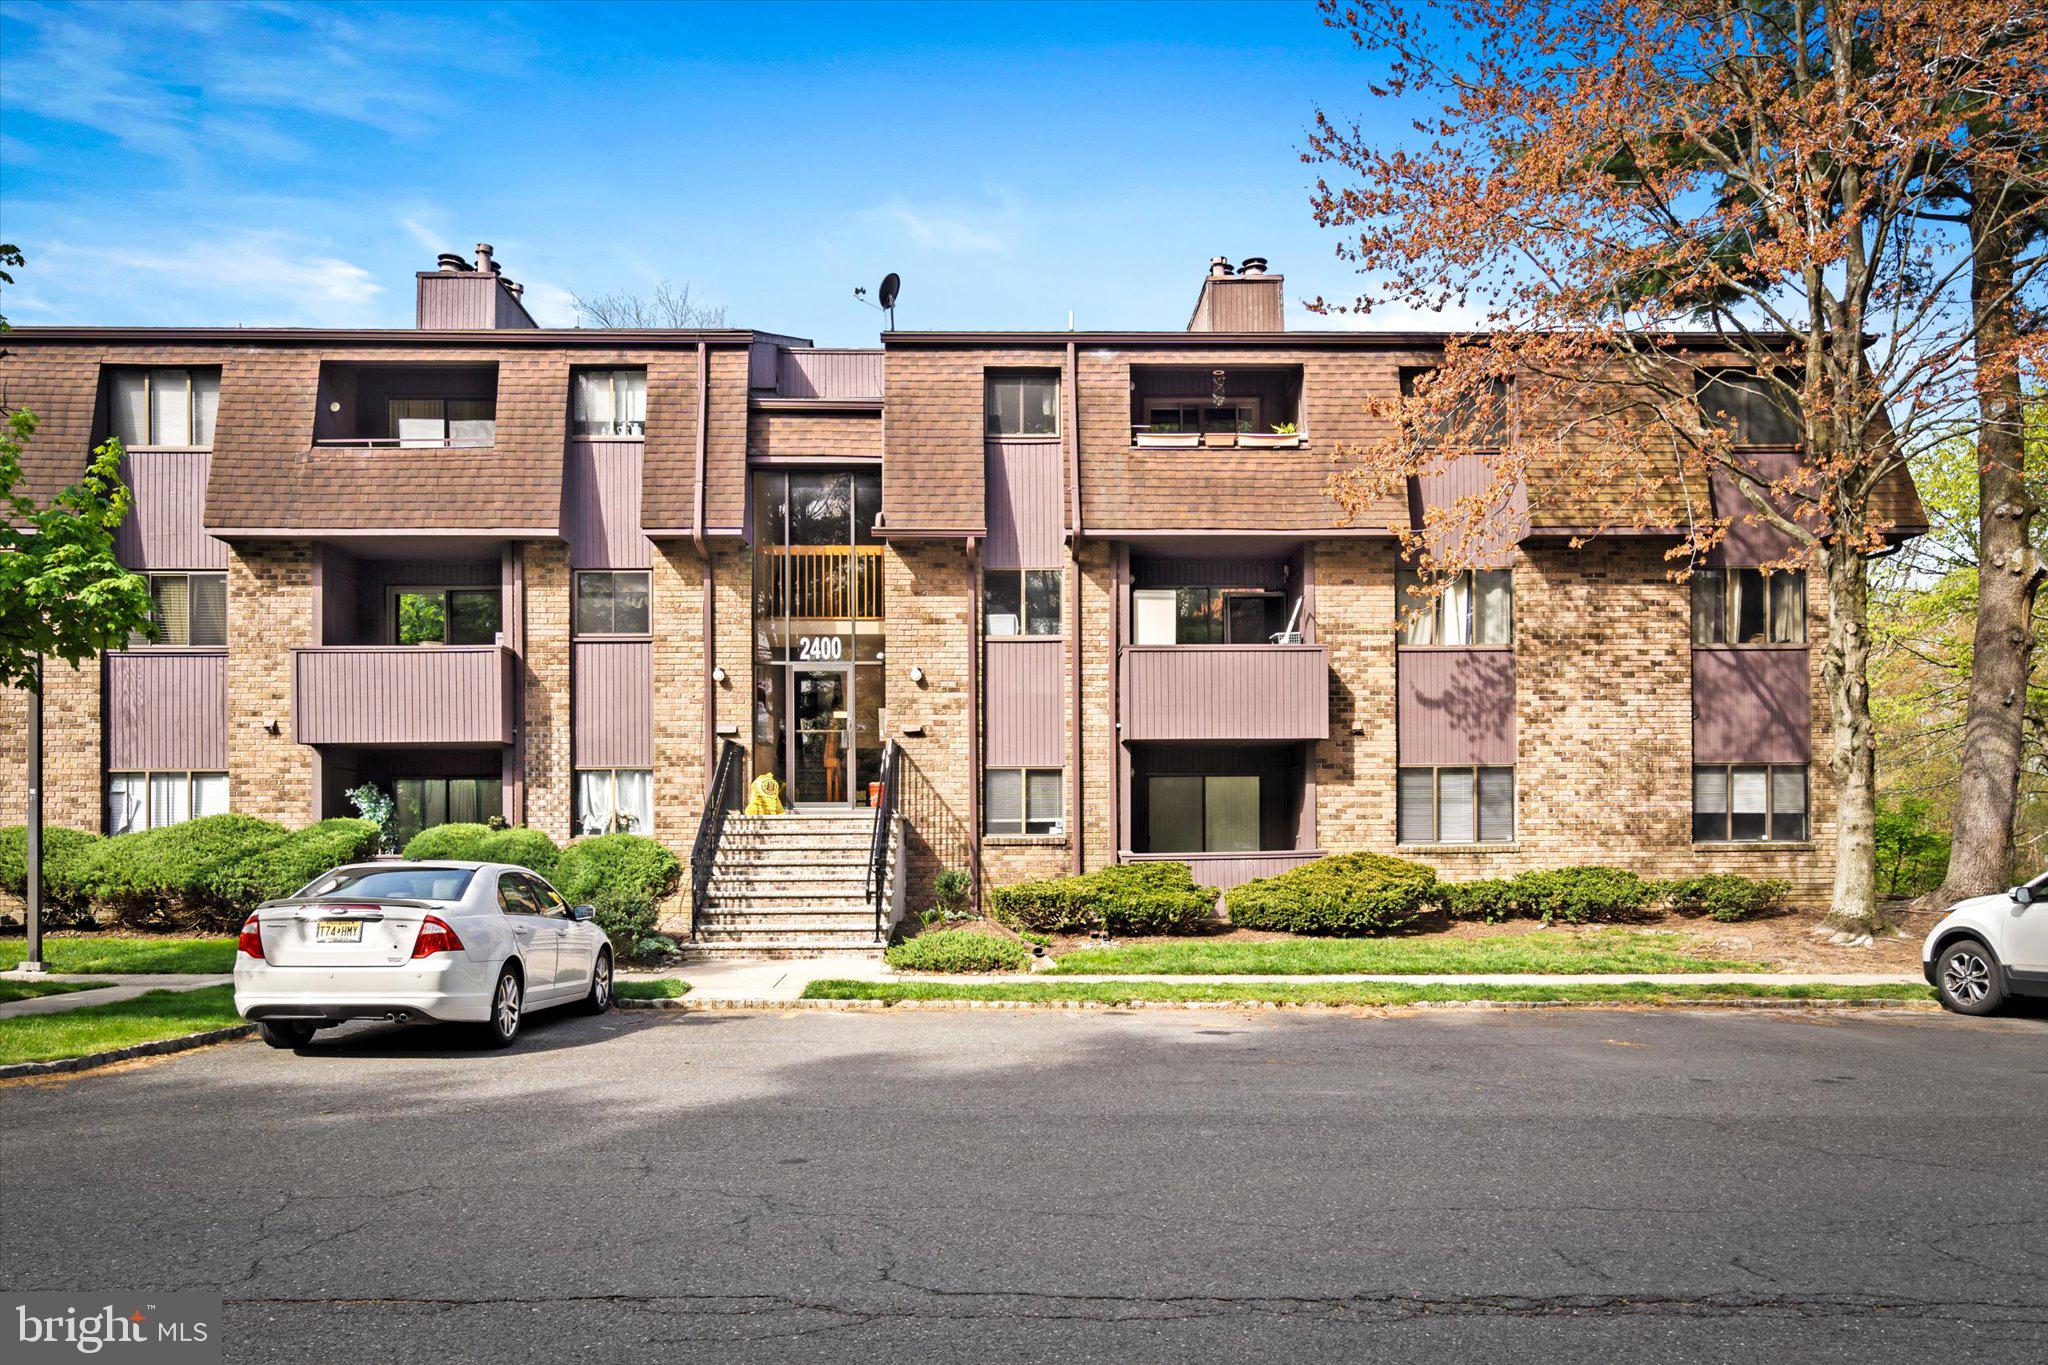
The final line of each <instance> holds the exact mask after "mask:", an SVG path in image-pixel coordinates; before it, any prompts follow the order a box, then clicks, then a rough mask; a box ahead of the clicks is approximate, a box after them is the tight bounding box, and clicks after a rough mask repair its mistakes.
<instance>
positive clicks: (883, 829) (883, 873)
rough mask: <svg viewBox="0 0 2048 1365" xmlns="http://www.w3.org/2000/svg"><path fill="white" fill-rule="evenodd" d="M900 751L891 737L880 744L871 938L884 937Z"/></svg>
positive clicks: (870, 883) (871, 864)
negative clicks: (879, 781) (872, 935)
mask: <svg viewBox="0 0 2048 1365" xmlns="http://www.w3.org/2000/svg"><path fill="white" fill-rule="evenodd" d="M901 752H902V751H901V750H900V749H899V748H898V747H897V744H896V741H895V740H893V739H892V740H889V741H888V742H887V743H885V744H883V745H882V780H881V784H880V786H881V793H880V795H879V796H878V797H877V798H876V800H875V832H874V836H873V838H872V840H871V841H870V842H869V844H868V898H869V899H870V900H872V901H873V902H874V906H875V942H877V943H880V942H882V941H883V940H884V939H886V938H887V937H888V930H887V928H886V926H885V925H884V924H883V922H882V917H883V913H884V909H885V907H884V905H883V899H884V897H886V896H887V895H888V893H889V845H890V842H891V839H892V836H893V835H894V834H895V826H896V819H895V817H896V765H897V759H898V756H899V755H900V753H901Z"/></svg>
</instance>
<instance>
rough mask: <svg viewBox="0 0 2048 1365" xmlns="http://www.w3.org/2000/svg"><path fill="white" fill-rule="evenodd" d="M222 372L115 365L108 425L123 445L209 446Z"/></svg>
mask: <svg viewBox="0 0 2048 1365" xmlns="http://www.w3.org/2000/svg"><path fill="white" fill-rule="evenodd" d="M219 410H220V371H219V370H205V369H200V370H188V369H149V370H143V369H118V370H115V371H114V372H113V374H112V376H111V383H110V387H109V393H108V397H107V418H108V422H107V429H108V432H109V434H111V435H112V436H113V437H114V439H115V440H117V441H119V442H120V443H121V444H122V445H123V446H126V447H127V448H129V449H131V450H132V449H134V448H136V447H138V446H142V447H149V446H173V447H175V446H197V447H202V448H203V447H210V446H212V445H213V425H214V417H215V415H216V414H217V413H218V412H219Z"/></svg>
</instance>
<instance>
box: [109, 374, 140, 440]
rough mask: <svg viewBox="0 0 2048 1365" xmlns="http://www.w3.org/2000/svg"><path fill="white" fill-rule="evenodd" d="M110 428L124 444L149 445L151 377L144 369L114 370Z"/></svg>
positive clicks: (115, 437)
mask: <svg viewBox="0 0 2048 1365" xmlns="http://www.w3.org/2000/svg"><path fill="white" fill-rule="evenodd" d="M111 406H112V411H111V412H110V413H109V414H108V417H109V422H108V428H109V430H110V431H111V432H112V434H113V437H114V439H115V440H117V441H119V442H120V443H121V444H122V445H124V446H146V445H148V444H149V376H148V373H147V372H146V371H144V370H116V371H114V392H113V399H112V405H111Z"/></svg>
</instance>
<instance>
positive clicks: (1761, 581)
mask: <svg viewBox="0 0 2048 1365" xmlns="http://www.w3.org/2000/svg"><path fill="white" fill-rule="evenodd" d="M1692 642H1693V643H1694V644H1696V645H1762V644H1772V645H1803V644H1805V643H1806V571H1805V570H1804V569H1781V570H1779V571H1778V572H1776V573H1771V574H1767V573H1765V572H1764V571H1763V570H1762V569H1695V570H1694V571H1693V575H1692Z"/></svg>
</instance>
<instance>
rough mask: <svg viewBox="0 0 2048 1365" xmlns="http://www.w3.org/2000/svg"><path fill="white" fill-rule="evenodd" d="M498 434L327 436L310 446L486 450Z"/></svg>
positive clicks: (329, 447) (321, 448) (336, 448)
mask: <svg viewBox="0 0 2048 1365" xmlns="http://www.w3.org/2000/svg"><path fill="white" fill-rule="evenodd" d="M497 440H498V437H497V433H496V432H493V433H491V434H490V435H488V436H443V437H439V438H435V437H429V436H329V437H322V438H321V439H319V440H317V441H315V442H313V446H314V448H315V449H317V450H489V449H490V448H491V447H492V446H493V445H495V444H497Z"/></svg>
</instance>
